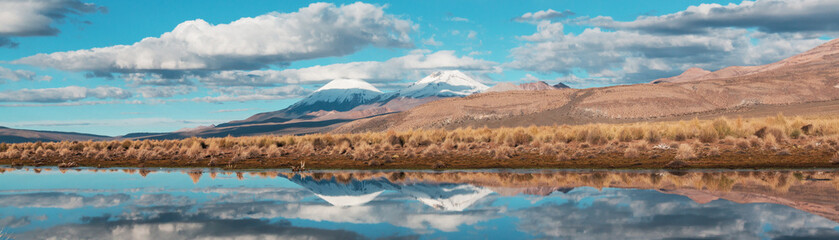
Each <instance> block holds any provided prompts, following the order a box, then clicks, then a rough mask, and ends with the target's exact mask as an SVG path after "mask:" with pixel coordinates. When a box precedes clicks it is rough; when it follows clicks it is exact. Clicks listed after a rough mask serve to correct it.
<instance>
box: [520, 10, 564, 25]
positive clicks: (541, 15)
mask: <svg viewBox="0 0 839 240" xmlns="http://www.w3.org/2000/svg"><path fill="white" fill-rule="evenodd" d="M574 14H575V13H574V12H572V11H571V10H565V11H562V12H557V11H556V10H553V9H548V10H542V11H537V12H532V13H525V14H522V15H521V16H519V17H516V18H513V21H516V22H538V21H542V20H551V19H556V18H565V17H569V16H573V15H574Z"/></svg>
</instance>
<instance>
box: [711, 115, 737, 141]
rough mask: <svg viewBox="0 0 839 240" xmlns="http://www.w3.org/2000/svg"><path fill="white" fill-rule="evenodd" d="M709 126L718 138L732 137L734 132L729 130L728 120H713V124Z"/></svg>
mask: <svg viewBox="0 0 839 240" xmlns="http://www.w3.org/2000/svg"><path fill="white" fill-rule="evenodd" d="M711 126H713V128H714V131H716V132H717V135H718V136H720V137H726V136H731V135H734V132H733V131H732V130H731V125H729V124H728V119H726V118H717V119H714V122H713V123H711Z"/></svg>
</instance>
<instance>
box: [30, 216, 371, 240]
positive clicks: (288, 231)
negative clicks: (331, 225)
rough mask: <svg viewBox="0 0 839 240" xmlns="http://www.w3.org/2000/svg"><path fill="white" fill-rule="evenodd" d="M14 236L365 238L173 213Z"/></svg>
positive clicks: (342, 232) (279, 224) (278, 223)
mask: <svg viewBox="0 0 839 240" xmlns="http://www.w3.org/2000/svg"><path fill="white" fill-rule="evenodd" d="M106 217H109V216H106ZM16 236H19V237H20V238H22V239H62V238H67V239H364V237H363V236H362V235H361V234H358V233H356V232H352V231H346V230H330V229H318V228H310V227H295V226H292V225H291V223H290V222H288V221H287V220H281V221H274V222H269V221H267V220H260V219H234V220H219V219H212V218H207V217H204V216H178V215H175V214H172V213H169V214H165V215H164V214H158V215H155V217H153V218H149V219H137V220H134V219H120V220H117V221H108V219H107V218H106V219H104V220H100V219H96V220H91V221H89V222H87V223H83V224H63V225H58V226H52V227H49V228H46V229H38V230H33V231H29V232H24V233H21V234H18V235H16Z"/></svg>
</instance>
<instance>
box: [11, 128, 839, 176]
mask: <svg viewBox="0 0 839 240" xmlns="http://www.w3.org/2000/svg"><path fill="white" fill-rule="evenodd" d="M837 149H839V116H819V117H785V116H782V115H777V116H773V117H766V118H749V119H726V118H718V119H714V120H692V121H679V122H656V123H635V124H589V125H574V126H565V125H563V126H544V127H526V128H498V129H489V128H465V129H456V130H451V131H445V130H428V129H424V130H412V131H404V132H394V131H390V132H372V133H359V134H312V135H304V136H256V137H224V138H206V139H205V138H189V139H183V140H142V141H131V140H123V141H87V142H37V143H20V144H0V164H10V165H34V166H44V165H59V166H64V167H73V166H80V165H84V166H102V167H110V166H165V167H190V166H192V167H221V168H282V167H291V166H299V165H301V163H305V164H306V167H308V168H409V169H411V168H414V169H416V168H498V167H513V168H540V167H544V168H664V167H668V168H773V167H779V168H783V167H793V168H806V167H833V166H839V165H834V164H835V163H839V157H837V155H836V153H837Z"/></svg>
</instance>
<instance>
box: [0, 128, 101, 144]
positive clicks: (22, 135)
mask: <svg viewBox="0 0 839 240" xmlns="http://www.w3.org/2000/svg"><path fill="white" fill-rule="evenodd" d="M106 139H110V137H108V136H101V135H93V134H84V133H74V132H55V131H37V130H24V129H13V128H7V127H0V142H3V143H22V142H37V141H41V142H59V141H87V140H106Z"/></svg>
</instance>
